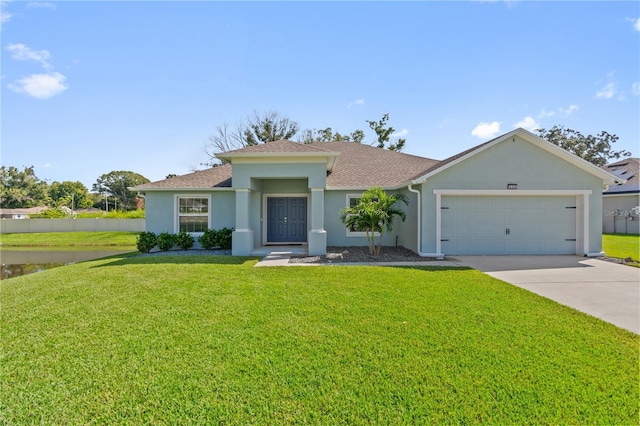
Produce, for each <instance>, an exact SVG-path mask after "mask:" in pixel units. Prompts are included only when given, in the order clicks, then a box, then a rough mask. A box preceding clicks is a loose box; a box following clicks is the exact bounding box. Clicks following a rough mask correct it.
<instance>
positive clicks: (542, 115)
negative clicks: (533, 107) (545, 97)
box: [537, 110, 556, 118]
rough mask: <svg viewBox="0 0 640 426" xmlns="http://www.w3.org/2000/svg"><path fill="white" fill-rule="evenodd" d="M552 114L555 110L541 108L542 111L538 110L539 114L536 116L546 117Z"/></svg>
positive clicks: (554, 113)
mask: <svg viewBox="0 0 640 426" xmlns="http://www.w3.org/2000/svg"><path fill="white" fill-rule="evenodd" d="M554 115H556V112H555V111H545V110H542V111H540V114H538V115H537V117H538V118H547V117H553V116H554Z"/></svg>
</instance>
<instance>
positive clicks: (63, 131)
mask: <svg viewBox="0 0 640 426" xmlns="http://www.w3.org/2000/svg"><path fill="white" fill-rule="evenodd" d="M1 5H2V28H1V31H0V37H1V40H0V45H1V52H2V53H1V59H2V63H1V80H0V83H1V89H0V90H1V92H0V94H1V96H2V100H1V107H2V109H1V119H2V122H1V144H2V145H1V151H0V153H1V163H2V165H6V166H9V165H13V166H17V167H22V166H30V165H33V166H35V170H36V174H37V176H38V177H40V178H42V179H47V180H49V181H56V180H57V181H65V180H72V181H76V180H79V181H81V182H83V183H84V184H85V185H86V186H87V187H88V188H89V189H91V185H92V184H93V183H95V181H96V179H97V178H98V177H99V176H100V175H101V174H103V173H108V172H110V171H113V170H131V171H134V172H137V173H140V174H142V175H144V176H145V177H147V178H149V179H151V180H152V181H155V180H160V179H163V178H164V177H165V176H166V175H167V174H169V173H176V174H185V173H188V172H189V171H191V170H193V169H195V168H202V166H201V163H203V162H205V161H206V160H207V156H206V155H205V153H204V145H205V144H206V143H207V141H208V137H209V136H210V135H212V134H213V133H214V130H215V128H216V126H219V125H222V124H224V123H228V124H229V125H231V126H234V125H235V124H236V123H237V122H239V121H241V120H243V119H244V118H245V117H246V116H247V115H250V114H252V113H253V112H254V111H259V112H265V111H270V110H275V111H278V112H279V113H280V114H281V115H283V116H287V117H289V118H291V119H293V120H295V121H296V122H297V123H298V125H299V127H300V128H301V129H306V128H309V129H314V128H315V129H318V128H325V127H332V128H333V129H334V131H339V132H341V133H349V132H351V131H353V130H355V129H362V130H364V131H365V133H366V135H367V139H366V141H368V142H373V139H374V138H373V136H374V134H373V132H372V131H371V130H370V129H369V128H368V126H367V124H366V122H365V120H378V119H380V117H382V115H383V114H384V113H389V114H390V121H389V122H390V124H391V125H392V126H393V127H394V128H395V129H396V131H397V133H398V136H399V135H402V136H403V137H405V138H406V139H407V145H406V148H405V150H404V152H406V153H409V154H415V155H421V156H425V157H430V158H436V159H444V158H446V157H448V156H450V155H453V154H456V153H457V152H460V151H462V150H465V149H467V148H470V147H472V146H475V145H477V144H479V143H481V142H483V141H485V140H488V139H490V138H492V137H494V136H497V135H499V134H502V133H506V132H508V131H510V130H512V129H514V128H516V127H525V128H529V129H535V128H539V127H544V128H550V127H552V126H553V125H556V124H558V125H565V126H566V127H569V128H572V129H575V130H579V131H581V132H582V133H584V134H596V133H598V132H600V131H601V130H606V131H608V132H610V133H615V134H617V135H618V136H619V137H620V140H619V141H618V143H617V144H616V146H615V148H616V149H618V150H619V149H626V150H629V151H631V152H632V153H633V155H634V156H639V155H640V148H639V141H640V122H639V120H640V119H639V117H640V96H639V93H640V87H639V84H640V83H639V82H640V3H638V2H635V1H629V2H519V1H508V2H501V1H496V2H493V1H487V2H484V1H479V2H402V3H398V2H260V3H254V2H235V3H227V2H204V1H200V2H160V1H158V2H152V1H147V2H125V1H113V2H28V1H10V2H6V1H3V2H1Z"/></svg>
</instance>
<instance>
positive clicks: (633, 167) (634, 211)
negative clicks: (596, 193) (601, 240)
mask: <svg viewBox="0 0 640 426" xmlns="http://www.w3.org/2000/svg"><path fill="white" fill-rule="evenodd" d="M603 169H605V170H606V171H608V172H609V173H611V174H612V175H614V176H617V177H618V178H620V179H624V180H626V182H624V183H619V184H618V185H611V186H610V187H609V188H607V190H606V191H604V193H603V194H602V207H603V216H602V232H606V233H615V234H636V235H637V234H640V217H638V215H639V214H640V212H639V211H638V210H640V208H639V206H640V176H638V175H640V158H625V159H624V160H620V161H616V162H615V163H611V164H607V165H606V166H604V167H603Z"/></svg>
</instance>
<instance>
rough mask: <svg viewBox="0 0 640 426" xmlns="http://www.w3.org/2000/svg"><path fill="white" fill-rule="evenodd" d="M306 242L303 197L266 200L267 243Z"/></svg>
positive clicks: (305, 213)
mask: <svg viewBox="0 0 640 426" xmlns="http://www.w3.org/2000/svg"><path fill="white" fill-rule="evenodd" d="M305 241H307V199H306V198H304V197H269V198H267V242H268V243H303V242H305Z"/></svg>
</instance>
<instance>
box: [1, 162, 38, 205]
mask: <svg viewBox="0 0 640 426" xmlns="http://www.w3.org/2000/svg"><path fill="white" fill-rule="evenodd" d="M46 196H47V183H46V182H45V181H43V180H40V179H38V177H37V176H36V175H35V173H34V171H33V166H31V167H25V168H24V170H23V171H20V170H19V169H18V168H16V167H13V166H10V167H5V166H2V167H0V206H2V208H5V209H19V208H28V207H35V206H40V205H44V204H45V199H46Z"/></svg>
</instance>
